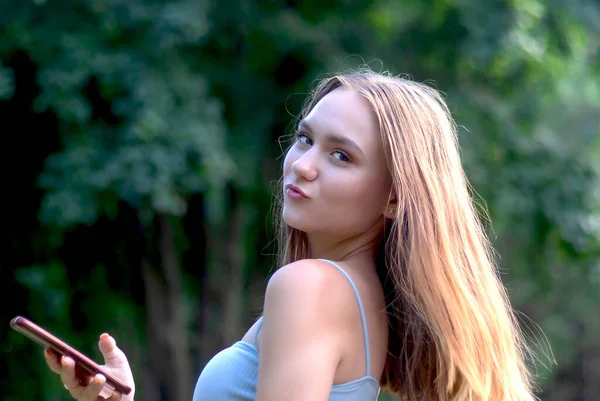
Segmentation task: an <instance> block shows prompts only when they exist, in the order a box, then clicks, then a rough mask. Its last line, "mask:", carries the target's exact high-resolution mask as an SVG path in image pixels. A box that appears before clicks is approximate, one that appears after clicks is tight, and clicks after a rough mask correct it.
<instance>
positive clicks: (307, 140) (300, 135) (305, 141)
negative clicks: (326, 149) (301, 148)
mask: <svg viewBox="0 0 600 401" xmlns="http://www.w3.org/2000/svg"><path fill="white" fill-rule="evenodd" d="M296 137H297V138H298V142H300V143H303V144H305V145H312V139H310V138H309V137H308V136H306V134H303V133H301V132H300V133H298V134H296Z"/></svg>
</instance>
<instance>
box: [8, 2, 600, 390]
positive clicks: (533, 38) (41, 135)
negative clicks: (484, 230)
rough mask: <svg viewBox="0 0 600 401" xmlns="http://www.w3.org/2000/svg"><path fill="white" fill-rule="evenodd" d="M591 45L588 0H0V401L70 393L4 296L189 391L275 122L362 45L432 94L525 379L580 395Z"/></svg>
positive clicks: (588, 371) (266, 161)
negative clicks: (457, 152)
mask: <svg viewBox="0 0 600 401" xmlns="http://www.w3.org/2000/svg"><path fill="white" fill-rule="evenodd" d="M599 47H600V3H598V2H597V1H592V0H569V1H564V0H546V1H538V0H493V1H492V0H489V1H475V0H406V1H397V0H373V1H355V0H319V1H294V0H288V1H283V0H277V1H276V0H254V1H252V0H204V1H199V0H180V1H163V0H152V1H150V0H146V1H142V0H75V1H65V0H33V1H17V0H6V1H3V2H2V4H1V5H0V116H1V118H2V125H1V126H2V133H3V135H4V138H5V139H4V143H3V144H2V145H1V146H0V149H1V152H2V157H1V159H0V160H1V162H2V170H1V171H2V172H3V174H2V177H3V179H2V181H3V182H2V187H3V188H4V190H3V191H2V192H3V195H2V196H1V199H2V208H1V210H2V212H3V218H2V226H3V227H4V232H5V234H4V238H5V239H4V240H2V241H1V242H0V255H1V258H0V293H1V294H2V298H3V302H2V304H3V306H2V308H1V311H0V316H1V319H0V322H2V324H1V325H0V351H1V354H0V355H1V358H0V392H1V398H2V400H4V401H34V400H36V401H38V400H68V399H69V398H70V397H69V396H68V393H67V392H66V391H65V390H64V389H63V388H62V386H61V385H60V382H59V380H58V379H57V378H56V377H54V376H53V375H50V374H49V371H48V370H47V369H46V367H45V365H44V361H43V357H42V350H41V348H40V347H39V346H37V345H35V344H33V343H30V342H29V341H28V340H27V339H25V338H24V337H22V336H20V335H19V334H17V333H15V332H13V331H12V330H10V329H9V324H8V323H9V321H10V319H11V318H12V317H14V316H15V315H23V316H26V317H29V318H31V319H32V320H34V321H36V322H38V323H39V324H41V325H42V326H45V327H47V328H48V329H50V330H51V331H53V332H54V333H56V334H58V335H60V336H62V337H63V338H64V339H66V340H67V341H69V342H70V343H72V344H73V345H75V346H77V347H79V348H80V349H81V350H83V351H85V352H87V353H89V354H90V355H92V356H94V357H95V358H96V360H98V361H100V360H101V359H100V358H99V353H98V351H97V346H96V343H97V339H98V336H99V334H101V333H102V332H104V331H107V332H109V333H111V334H112V335H114V336H115V337H116V338H117V340H118V342H119V345H120V346H121V347H122V348H123V349H124V350H125V351H126V353H127V355H128V357H129V359H130V361H131V364H132V366H133V369H134V373H135V376H136V379H137V387H138V389H137V397H136V399H138V400H147V401H190V400H191V396H192V392H193V388H194V384H195V380H196V377H197V375H198V374H199V372H200V371H201V369H202V367H203V365H204V364H205V363H206V361H207V360H208V359H209V358H210V357H211V356H212V355H214V353H216V352H217V351H218V350H220V349H221V348H223V347H226V346H228V345H229V344H230V343H232V342H234V341H236V340H237V339H239V338H240V337H241V335H242V334H243V333H244V332H245V330H246V329H247V328H248V327H249V326H250V324H251V323H252V321H253V319H255V318H256V317H257V316H258V314H259V313H260V309H261V304H262V292H263V291H264V288H265V282H266V281H265V280H266V278H267V277H268V275H269V273H270V272H271V271H272V269H274V267H275V266H274V258H273V253H274V251H275V248H274V246H273V243H272V239H273V235H272V234H273V233H272V225H271V220H272V215H270V204H271V200H272V197H271V191H272V187H273V182H274V181H275V180H277V179H278V177H279V175H280V173H281V171H280V163H281V161H282V159H281V158H280V155H281V147H282V146H284V144H283V145H282V144H281V143H280V142H279V139H280V137H282V136H283V135H285V134H287V133H289V132H290V128H291V123H292V119H293V116H294V115H296V114H297V113H298V112H299V111H300V105H301V103H302V101H303V100H304V98H305V96H306V94H307V93H308V91H309V90H310V88H311V87H312V85H313V84H314V81H315V79H317V78H319V77H322V76H323V75H324V74H327V73H332V72H336V71H345V70H348V69H352V68H357V67H358V66H360V65H361V64H363V63H365V62H366V63H368V64H369V65H370V66H371V68H373V69H374V70H376V71H385V70H389V71H391V72H393V73H396V74H398V73H403V74H404V73H406V74H410V76H411V77H413V78H414V79H416V80H418V81H425V82H429V83H431V84H433V85H435V86H436V87H437V88H439V89H440V90H442V91H443V92H444V93H445V97H446V99H447V101H448V103H449V106H450V109H451V110H452V112H453V114H454V116H455V118H456V120H457V123H458V124H459V126H460V130H459V134H460V143H461V146H462V153H463V160H464V166H465V169H466V171H467V174H468V176H469V178H470V180H471V182H472V184H473V186H474V188H475V190H476V191H477V192H478V193H479V195H480V196H481V199H479V200H478V203H479V204H480V205H482V206H484V207H486V208H487V209H488V210H489V213H490V215H491V219H492V222H493V224H492V226H490V227H489V232H490V237H491V239H492V242H493V244H494V246H495V247H496V249H497V250H498V254H499V258H498V259H499V264H500V268H501V273H502V277H503V279H504V282H505V284H506V286H507V287H508V289H509V291H510V295H511V298H512V301H513V303H514V307H515V308H516V309H517V310H518V311H519V312H520V313H521V314H522V315H521V316H522V317H523V318H522V319H521V320H522V323H523V328H524V330H525V332H526V333H527V336H528V338H530V340H531V341H532V344H534V345H535V348H534V350H535V351H536V352H537V353H538V354H539V355H540V360H539V361H538V362H537V363H536V364H535V371H536V372H537V373H536V374H537V377H536V381H537V383H538V384H539V387H540V392H539V396H540V398H541V400H543V401H565V400H569V401H570V400H572V401H592V400H594V401H595V400H599V399H600V296H599V290H600V135H599V134H600V122H599V112H600V57H599ZM538 325H539V327H538ZM540 328H541V330H543V335H542V332H541V331H540ZM543 336H545V337H543ZM546 338H547V343H548V344H549V345H550V346H551V349H552V354H551V353H550V351H549V349H548V347H547V343H546ZM536 344H537V345H536ZM544 355H550V356H551V357H553V358H554V359H555V360H556V364H555V365H553V366H550V363H549V362H548V358H547V357H545V356H544ZM381 398H382V399H387V398H388V397H387V396H385V395H382V396H381Z"/></svg>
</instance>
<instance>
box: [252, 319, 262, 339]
mask: <svg viewBox="0 0 600 401" xmlns="http://www.w3.org/2000/svg"><path fill="white" fill-rule="evenodd" d="M262 322H263V317H262V316H261V317H259V318H258V324H257V325H256V331H255V332H254V342H253V345H254V346H255V347H258V332H259V331H260V328H261V327H262Z"/></svg>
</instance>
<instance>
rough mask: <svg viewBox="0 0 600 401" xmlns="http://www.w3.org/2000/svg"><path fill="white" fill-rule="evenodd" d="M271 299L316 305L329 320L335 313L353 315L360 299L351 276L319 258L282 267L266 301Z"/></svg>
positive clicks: (276, 275)
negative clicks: (355, 305)
mask: <svg viewBox="0 0 600 401" xmlns="http://www.w3.org/2000/svg"><path fill="white" fill-rule="evenodd" d="M269 301H273V302H276V303H278V304H280V306H282V304H283V305H289V307H290V308H294V305H300V307H302V308H311V307H313V308H314V309H315V313H318V314H319V315H323V318H325V319H328V318H331V317H332V316H331V315H332V314H336V315H340V317H343V316H344V315H350V314H351V312H352V311H353V306H354V303H355V302H356V301H355V294H354V292H353V290H352V287H351V286H350V284H349V283H348V279H347V278H346V277H344V275H343V274H342V273H341V272H340V271H339V270H338V269H336V268H335V267H334V266H333V265H331V264H330V263H328V262H326V261H323V260H319V259H302V260H299V261H296V262H293V263H290V264H287V265H285V266H282V267H281V268H279V269H278V270H277V271H276V272H275V273H274V274H273V276H272V277H271V278H270V279H269V282H268V284H267V292H266V297H265V304H266V303H268V302H269ZM346 312H347V313H346Z"/></svg>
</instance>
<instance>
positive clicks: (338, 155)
mask: <svg viewBox="0 0 600 401" xmlns="http://www.w3.org/2000/svg"><path fill="white" fill-rule="evenodd" d="M333 157H335V158H336V159H338V160H339V161H341V162H349V161H350V158H349V157H348V156H346V155H345V154H344V153H342V152H334V153H333Z"/></svg>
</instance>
